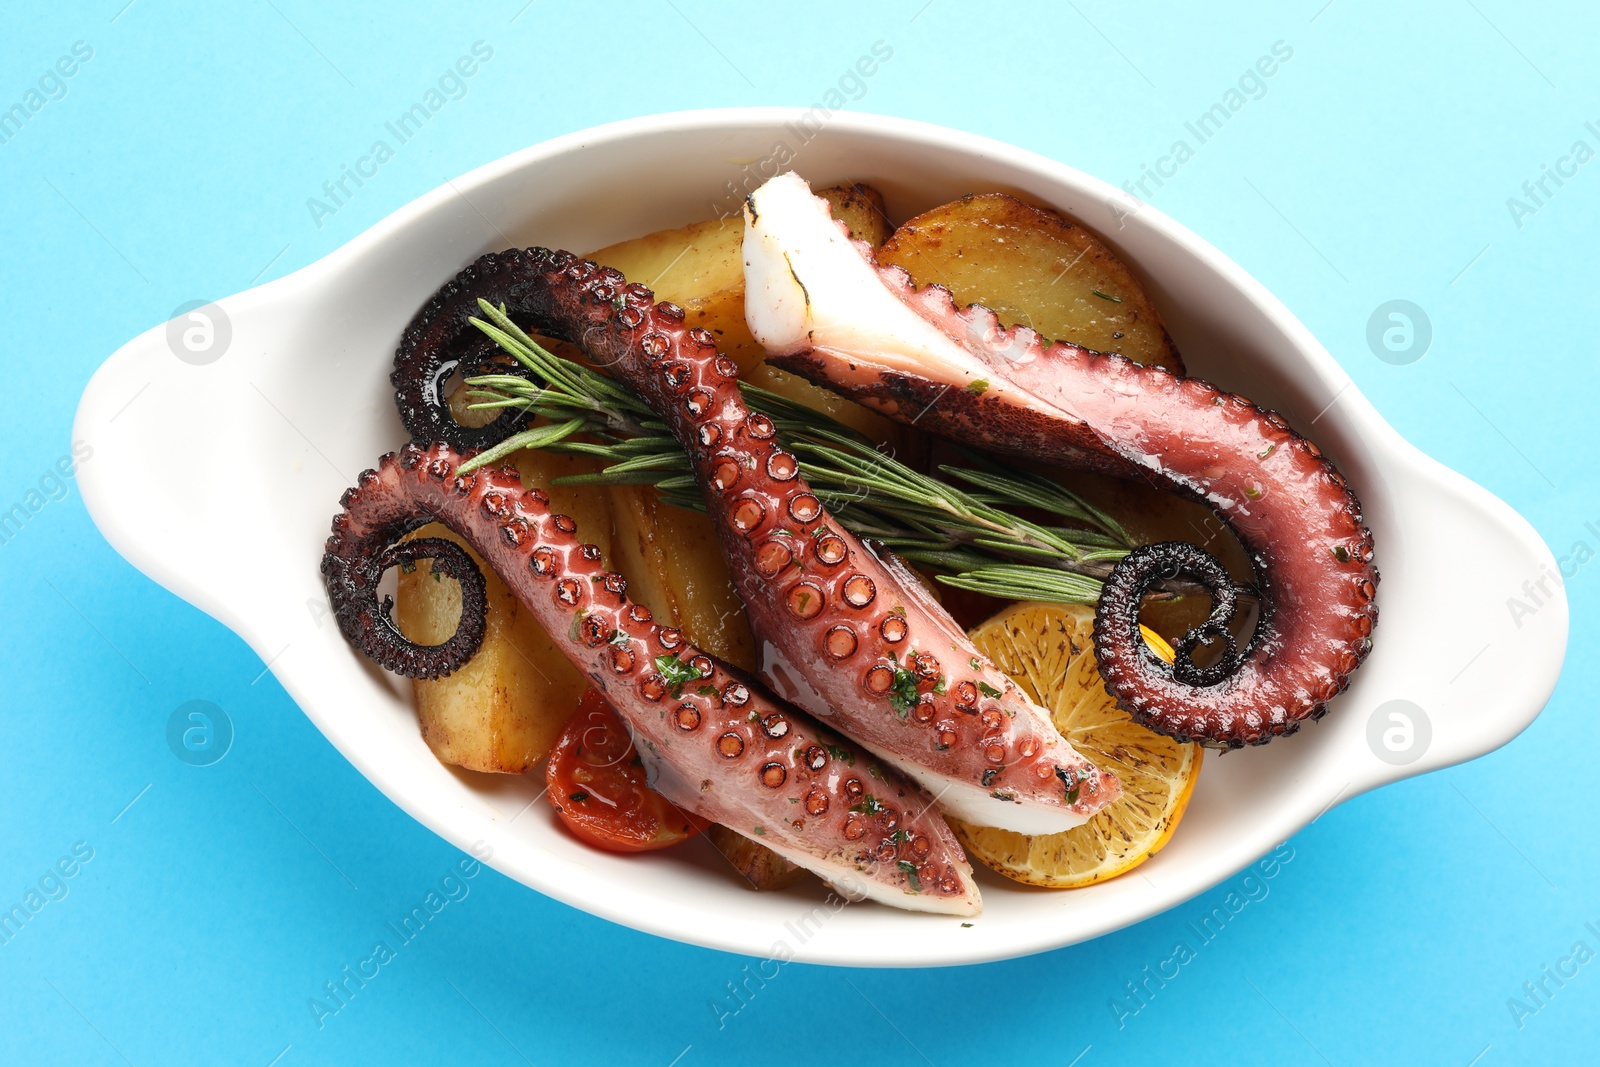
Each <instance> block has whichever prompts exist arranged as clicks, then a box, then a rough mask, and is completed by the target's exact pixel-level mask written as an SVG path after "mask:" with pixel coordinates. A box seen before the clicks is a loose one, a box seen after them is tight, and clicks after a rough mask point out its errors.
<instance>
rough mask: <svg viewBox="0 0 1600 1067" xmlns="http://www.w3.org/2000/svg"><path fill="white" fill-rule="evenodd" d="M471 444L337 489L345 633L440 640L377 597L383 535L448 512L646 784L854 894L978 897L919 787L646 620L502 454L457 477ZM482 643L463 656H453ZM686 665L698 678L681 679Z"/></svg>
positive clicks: (328, 570) (922, 899) (332, 584)
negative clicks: (602, 702)
mask: <svg viewBox="0 0 1600 1067" xmlns="http://www.w3.org/2000/svg"><path fill="white" fill-rule="evenodd" d="M463 458H464V457H463V456H462V455H461V454H460V453H457V452H456V451H455V450H454V449H452V448H451V447H450V446H448V445H445V444H442V443H441V444H436V445H434V446H432V447H429V448H426V449H423V448H419V447H417V446H416V445H408V446H406V447H405V448H404V449H403V450H402V451H401V452H400V453H398V454H394V453H391V454H389V455H387V456H384V457H383V458H382V459H381V460H380V461H379V463H378V467H377V469H376V470H369V471H366V472H364V473H363V474H362V475H361V477H360V479H359V483H358V485H357V486H356V487H355V488H353V489H351V490H350V491H348V492H347V493H346V494H345V496H344V498H343V500H342V502H341V503H342V507H343V510H342V511H341V512H340V514H338V515H337V516H335V518H334V521H333V534H332V536H331V537H330V538H329V539H328V543H327V550H326V554H325V556H324V558H323V564H322V571H323V576H324V580H325V582H326V584H327V587H328V591H329V595H330V599H331V601H332V603H333V605H334V608H335V613H336V616H337V618H338V620H339V626H340V629H341V630H342V632H343V633H344V634H345V636H346V638H347V639H348V640H349V641H350V642H351V644H352V645H354V646H356V647H357V648H358V649H361V650H363V651H364V652H366V653H367V654H368V655H370V656H371V657H372V658H373V659H375V660H376V661H377V662H379V663H380V664H381V665H384V666H391V665H393V664H394V662H395V654H396V651H397V649H398V650H400V651H401V652H403V653H405V654H408V655H411V656H415V657H426V656H427V655H428V654H429V653H437V652H439V650H443V649H446V648H447V647H448V643H447V644H446V645H440V646H433V647H431V648H430V647H427V646H415V645H410V644H409V642H406V641H405V639H404V638H403V637H402V636H401V635H399V633H398V631H397V630H395V628H394V624H393V623H392V622H391V621H390V620H389V618H388V612H387V607H388V606H387V605H383V606H382V607H380V606H379V605H378V603H377V599H376V586H377V582H378V580H379V578H381V576H382V574H383V571H384V569H386V568H387V567H389V566H392V565H394V564H395V563H396V562H400V561H401V560H400V559H399V558H398V557H397V556H396V555H395V554H394V549H393V546H395V545H396V544H397V542H399V540H400V538H401V537H403V536H404V535H405V534H406V533H408V532H410V531H411V530H414V529H416V528H417V527H418V526H421V525H423V524H424V523H427V522H432V521H438V522H442V523H444V524H445V525H446V526H448V527H450V529H452V530H454V531H455V532H456V533H458V534H459V535H461V536H462V537H463V538H464V539H465V540H466V541H467V542H468V543H469V544H470V545H471V546H472V548H473V549H474V550H475V551H476V552H477V553H478V554H479V555H480V556H481V557H482V558H483V559H484V560H485V561H487V562H488V563H489V565H490V566H491V567H492V568H493V569H494V571H495V572H496V573H497V574H499V575H500V577H501V578H502V579H503V580H504V581H505V583H506V585H507V586H508V587H509V588H510V589H511V591H512V592H513V593H514V594H515V595H516V597H517V599H518V600H520V601H521V602H522V604H523V605H524V606H525V607H526V608H527V609H528V610H529V611H530V612H532V613H533V615H534V617H535V618H536V619H537V620H538V621H539V623H540V625H541V626H543V627H544V629H545V630H546V631H547V632H548V633H549V634H550V635H551V637H552V638H554V639H555V640H556V641H557V642H558V644H559V645H560V647H561V649H562V651H563V652H564V653H566V655H567V657H568V658H569V659H570V660H571V661H572V662H573V664H574V665H576V666H577V667H578V669H579V670H580V671H582V672H583V673H584V674H585V675H587V676H588V678H589V679H590V680H591V681H592V682H593V683H594V684H595V685H596V686H598V687H599V688H600V689H602V690H603V691H604V692H605V694H606V696H607V698H608V700H609V701H610V702H611V704H612V706H613V707H614V708H615V709H616V711H617V713H618V714H619V715H620V716H621V717H622V719H623V721H624V722H625V723H626V724H627V727H628V730H629V732H630V733H631V734H632V736H633V740H634V744H635V745H636V747H637V749H638V751H639V753H640V756H641V758H642V759H643V760H644V762H645V766H646V769H647V771H648V773H649V776H650V782H651V785H652V786H653V787H654V788H655V789H657V790H658V791H660V792H661V793H662V794H663V795H665V796H666V797H667V799H668V800H670V801H672V802H673V803H675V804H677V805H679V806H680V807H683V808H685V809H687V810H689V811H692V812H694V813H695V814H697V815H700V816H702V817H703V818H707V819H711V820H714V821H716V822H720V823H722V824H724V825H726V826H728V827H730V828H731V829H733V830H736V831H738V832H739V833H741V834H744V835H745V836H747V837H750V838H751V839H752V840H756V841H759V842H760V843H761V844H763V845H766V846H768V847H769V848H772V849H774V850H775V851H777V852H779V853H780V854H782V855H784V856H785V857H787V858H789V859H790V860H792V861H793V862H795V863H797V864H799V865H800V866H803V867H806V868H808V869H810V870H813V871H815V872H817V873H818V874H820V875H821V876H822V877H823V878H825V879H827V880H828V881H830V882H831V883H832V884H834V885H835V886H836V887H837V888H839V889H840V891H841V892H843V893H845V894H846V895H848V896H850V897H852V898H856V899H860V898H862V897H866V898H870V899H876V900H880V901H884V902H886V903H890V904H893V905H895V906H897V907H902V908H909V909H912V910H920V911H932V912H940V913H945V914H955V915H971V914H975V913H976V912H977V911H978V909H979V895H978V890H977V887H976V885H975V884H974V883H973V881H972V877H971V868H970V867H969V865H968V863H967V860H966V857H965V855H964V854H963V852H962V851H961V848H960V846H959V844H958V843H957V842H956V840H955V837H954V835H953V834H952V833H951V832H950V829H949V827H948V826H946V825H945V823H944V821H943V819H941V818H940V816H939V814H938V813H937V811H936V810H935V808H934V805H933V801H932V798H931V797H929V796H928V795H927V794H926V793H925V792H924V791H923V790H922V789H920V788H919V787H918V786H917V785H916V784H915V783H913V782H909V781H906V780H904V779H903V778H901V776H899V775H898V774H896V773H895V772H894V771H893V770H892V769H891V768H887V767H880V766H879V765H878V764H877V763H876V762H875V761H874V760H873V759H872V757H871V756H870V755H868V754H866V753H864V752H861V751H860V750H859V749H858V748H856V747H855V746H854V745H852V744H851V743H850V742H849V741H847V740H845V739H843V738H841V737H839V736H838V735H836V734H835V733H833V732H832V731H830V730H827V729H824V728H822V727H821V726H819V725H818V724H817V723H815V722H813V721H812V720H811V719H810V718H809V717H808V716H806V715H804V714H800V713H797V712H795V711H793V710H791V709H789V708H787V707H785V706H783V705H781V704H779V703H777V702H775V701H773V700H771V699H770V698H769V697H768V696H766V695H765V694H764V693H763V692H762V691H761V690H760V689H759V688H758V687H756V686H755V685H753V684H751V683H750V682H749V681H748V680H746V679H745V678H743V677H741V676H739V675H738V674H737V673H736V672H734V671H733V670H732V669H731V668H729V667H727V666H725V665H724V664H722V663H720V662H718V661H716V660H715V659H713V658H712V657H710V656H708V655H706V654H705V653H703V652H701V651H700V650H699V649H696V648H694V647H693V646H691V645H689V644H688V643H687V642H686V641H685V639H684V637H683V635H682V634H681V633H680V632H679V631H677V630H675V629H671V628H667V627H662V626H661V625H660V624H659V623H656V622H653V621H652V620H651V617H650V612H649V611H648V610H647V609H645V608H644V607H642V606H641V605H637V604H634V603H632V602H631V601H629V599H628V597H627V592H626V590H627V583H626V582H625V581H624V579H623V578H622V576H621V575H618V574H615V573H612V572H610V571H607V570H606V569H605V568H604V566H603V565H602V563H601V560H600V550H599V549H598V548H596V547H595V546H594V545H591V544H585V543H584V542H583V541H581V540H580V538H579V534H578V530H577V526H576V523H575V522H574V521H573V520H572V519H571V518H569V517H567V516H564V515H555V514H552V513H551V511H550V508H549V506H548V504H549V498H548V497H547V496H546V495H545V494H544V493H543V492H541V491H539V490H537V489H532V490H525V489H524V487H523V485H522V482H521V480H520V479H519V478H518V476H517V473H516V471H515V470H513V469H510V468H507V469H505V470H492V469H489V468H481V469H478V470H475V471H472V472H471V473H468V474H465V475H461V474H458V473H457V468H458V467H459V465H460V464H461V462H462V461H463ZM406 544H407V545H409V544H412V542H408V543H406ZM441 544H442V545H444V546H445V548H450V547H454V546H451V545H450V544H449V542H440V541H428V540H426V539H425V541H424V543H423V545H422V547H420V548H418V549H415V550H413V551H411V552H410V553H409V555H410V556H411V557H415V558H444V559H446V561H447V564H451V563H459V562H460V561H461V560H465V562H466V566H468V567H472V568H473V570H474V573H476V568H475V566H474V565H473V564H472V562H471V560H470V558H469V557H466V556H465V553H461V552H460V550H459V548H457V549H456V552H455V554H454V556H455V558H454V559H452V557H451V554H450V553H448V552H446V551H444V550H442V549H441V548H440V547H439V546H440V545H441ZM402 547H404V546H402ZM452 573H453V572H452ZM464 590H465V583H464ZM477 596H478V597H479V598H480V599H481V597H482V587H481V581H480V583H479V585H478V593H477ZM464 599H466V596H465V593H464ZM479 606H481V605H475V604H474V605H468V607H479ZM466 610H467V608H464V612H465V611H466ZM480 635H481V631H480ZM475 650H476V649H475V648H471V649H468V650H466V654H465V655H455V660H454V666H460V664H461V663H462V662H465V660H466V659H467V658H469V657H470V655H471V653H472V652H473V651H475ZM459 651H460V650H454V653H459ZM454 653H452V654H454ZM413 666H415V664H413ZM446 666H447V667H448V666H449V665H448V664H447V665H446ZM664 672H666V673H667V674H668V676H667V677H664V676H663V674H664ZM683 672H689V673H698V677H697V678H690V679H689V680H687V681H684V680H682V679H683ZM421 673H425V674H430V676H431V675H437V674H438V673H448V669H446V670H443V671H439V670H434V671H431V672H428V671H423V672H421Z"/></svg>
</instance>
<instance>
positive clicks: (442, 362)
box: [389, 255, 527, 450]
mask: <svg viewBox="0 0 1600 1067" xmlns="http://www.w3.org/2000/svg"><path fill="white" fill-rule="evenodd" d="M516 265H517V257H516V256H514V255H511V256H507V257H504V258H502V257H499V256H494V255H488V256H484V257H482V258H481V259H479V260H478V261H477V262H475V263H473V264H472V265H471V266H469V267H468V268H467V269H466V270H464V271H462V272H461V274H460V276H458V277H457V278H456V279H455V280H454V281H452V282H451V283H450V284H449V285H446V286H445V287H444V288H443V289H441V290H439V292H438V293H436V294H434V296H433V298H432V299H431V300H430V301H429V302H428V303H427V305H426V306H425V307H424V308H423V309H422V310H421V311H420V312H418V313H417V315H416V317H415V318H413V319H412V320H411V324H410V325H409V326H407V327H406V331H405V333H404V334H402V335H401V337H400V347H399V348H398V349H397V350H396V351H395V357H394V370H393V371H392V372H391V373H390V375H389V382H390V384H391V385H393V386H394V389H395V402H396V406H397V407H398V408H399V410H400V421H401V422H402V423H403V424H404V425H405V428H406V433H407V434H408V435H410V437H411V440H413V441H417V442H423V443H426V442H430V441H446V442H448V443H449V444H450V445H451V446H452V447H454V448H457V449H461V450H468V449H478V448H488V447H489V446H491V445H494V444H498V443H499V442H500V441H503V440H505V439H506V438H507V437H509V436H511V434H513V433H515V432H516V431H517V430H519V429H521V428H522V425H523V424H524V423H525V422H526V421H527V414H526V413H525V412H522V411H519V410H517V409H516V408H507V409H506V410H504V411H502V412H501V413H500V414H499V415H498V416H496V417H495V418H494V419H493V420H492V421H490V422H488V423H485V424H484V425H483V426H478V427H472V426H464V425H462V424H461V423H459V422H457V421H456V420H455V417H454V416H453V415H452V414H451V413H450V408H449V406H448V405H447V404H446V402H445V393H444V385H445V383H446V382H447V381H448V380H449V379H450V376H451V375H452V374H454V373H455V372H456V371H457V370H460V371H461V372H462V374H463V375H464V376H467V377H470V376H471V375H473V374H477V373H482V372H484V371H485V370H487V369H488V368H489V366H490V364H493V368H494V372H495V373H496V374H511V375H516V376H518V377H524V376H526V374H527V371H526V370H525V369H524V368H523V367H522V366H521V364H518V363H515V362H509V361H505V360H503V359H501V358H500V349H499V348H498V347H497V346H496V345H495V343H494V342H493V341H491V340H490V339H489V338H488V337H486V336H485V335H484V334H483V332H482V331H480V330H479V329H478V328H477V327H475V326H473V325H472V323H471V319H472V318H473V317H474V316H476V315H478V314H480V310H479V308H478V297H480V296H482V297H485V298H487V299H490V300H493V301H494V302H495V303H497V304H498V303H501V302H503V301H505V300H507V299H511V300H514V299H515V287H516V272H515V268H516Z"/></svg>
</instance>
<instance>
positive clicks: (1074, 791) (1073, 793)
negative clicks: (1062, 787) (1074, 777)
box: [1067, 784, 1083, 804]
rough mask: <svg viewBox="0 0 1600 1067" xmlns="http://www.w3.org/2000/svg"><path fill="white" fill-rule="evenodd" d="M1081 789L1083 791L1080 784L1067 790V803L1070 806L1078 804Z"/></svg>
mask: <svg viewBox="0 0 1600 1067" xmlns="http://www.w3.org/2000/svg"><path fill="white" fill-rule="evenodd" d="M1081 789H1083V786H1082V785H1081V784H1080V785H1075V786H1073V787H1072V788H1071V789H1069V790H1067V803H1068V804H1076V803H1077V802H1078V792H1079V791H1080V790H1081Z"/></svg>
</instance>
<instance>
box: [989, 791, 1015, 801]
mask: <svg viewBox="0 0 1600 1067" xmlns="http://www.w3.org/2000/svg"><path fill="white" fill-rule="evenodd" d="M989 795H990V796H992V797H994V798H995V799H996V800H1009V801H1011V802H1012V803H1013V804H1015V803H1016V802H1017V798H1016V797H1014V796H1012V795H1011V794H1010V793H1007V792H1006V791H1005V790H1003V789H996V790H995V791H994V792H993V793H990V794H989Z"/></svg>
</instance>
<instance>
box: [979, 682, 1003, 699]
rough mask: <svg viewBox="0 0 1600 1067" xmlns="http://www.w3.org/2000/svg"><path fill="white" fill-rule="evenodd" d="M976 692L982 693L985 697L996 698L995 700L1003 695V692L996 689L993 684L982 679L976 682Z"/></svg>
mask: <svg viewBox="0 0 1600 1067" xmlns="http://www.w3.org/2000/svg"><path fill="white" fill-rule="evenodd" d="M978 692H980V693H982V694H983V695H984V696H986V697H991V698H993V699H996V700H998V699H999V698H1000V697H1003V696H1005V694H1004V693H1002V692H1000V690H998V689H996V688H995V687H994V686H992V685H990V684H989V683H988V682H984V681H980V682H979V683H978Z"/></svg>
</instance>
